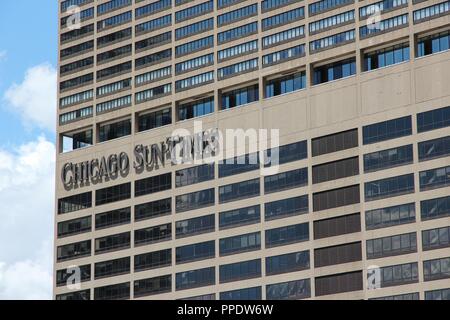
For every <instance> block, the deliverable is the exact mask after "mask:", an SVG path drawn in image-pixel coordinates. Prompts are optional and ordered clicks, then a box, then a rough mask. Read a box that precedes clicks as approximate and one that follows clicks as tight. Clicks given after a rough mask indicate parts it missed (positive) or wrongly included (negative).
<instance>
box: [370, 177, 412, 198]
mask: <svg viewBox="0 0 450 320" xmlns="http://www.w3.org/2000/svg"><path fill="white" fill-rule="evenodd" d="M412 192H414V174H413V173H411V174H406V175H403V176H398V177H392V178H386V179H382V180H377V181H371V182H366V183H365V184H364V194H365V198H366V201H372V200H378V199H384V198H390V197H395V196H398V195H402V194H406V193H412Z"/></svg>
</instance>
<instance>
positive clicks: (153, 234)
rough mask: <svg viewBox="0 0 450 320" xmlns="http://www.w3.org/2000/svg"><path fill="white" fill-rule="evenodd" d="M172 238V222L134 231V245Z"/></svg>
mask: <svg viewBox="0 0 450 320" xmlns="http://www.w3.org/2000/svg"><path fill="white" fill-rule="evenodd" d="M168 240H172V224H171V223H167V224H163V225H160V226H153V227H148V228H145V229H140V230H135V231H134V245H135V246H137V245H145V244H152V243H156V242H162V241H168Z"/></svg>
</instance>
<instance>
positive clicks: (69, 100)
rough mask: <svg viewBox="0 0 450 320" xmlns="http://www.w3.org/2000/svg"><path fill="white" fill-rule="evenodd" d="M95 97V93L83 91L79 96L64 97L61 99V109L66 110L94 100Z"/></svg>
mask: <svg viewBox="0 0 450 320" xmlns="http://www.w3.org/2000/svg"><path fill="white" fill-rule="evenodd" d="M93 97H94V91H93V90H88V91H83V92H80V93H77V94H73V95H70V96H68V97H64V98H61V99H59V107H60V108H65V107H68V106H71V105H74V104H78V103H82V102H84V101H88V100H92V98H93Z"/></svg>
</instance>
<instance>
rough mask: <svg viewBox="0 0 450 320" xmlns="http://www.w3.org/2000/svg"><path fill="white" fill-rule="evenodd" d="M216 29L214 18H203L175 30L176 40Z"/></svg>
mask: <svg viewBox="0 0 450 320" xmlns="http://www.w3.org/2000/svg"><path fill="white" fill-rule="evenodd" d="M212 29H214V18H210V19H206V20H202V21H199V22H196V23H193V24H190V25H187V26H186V27H182V28H178V29H176V30H175V40H180V39H183V38H186V37H189V36H192V35H195V34H199V33H202V32H205V31H208V30H212Z"/></svg>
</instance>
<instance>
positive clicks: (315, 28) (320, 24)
mask: <svg viewBox="0 0 450 320" xmlns="http://www.w3.org/2000/svg"><path fill="white" fill-rule="evenodd" d="M353 20H355V10H350V11H347V12H343V13H340V14H337V15H334V16H330V17H327V18H325V19H321V20H317V21H315V22H311V23H310V24H309V33H310V34H313V33H317V32H321V31H323V30H326V29H329V28H331V27H334V26H338V25H341V24H344V23H348V22H351V21H353ZM353 38H354V37H353Z"/></svg>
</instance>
